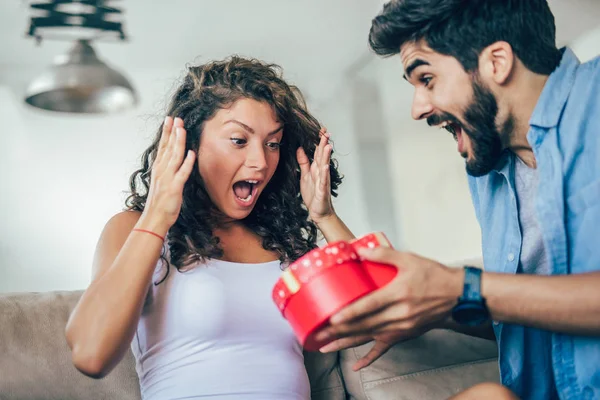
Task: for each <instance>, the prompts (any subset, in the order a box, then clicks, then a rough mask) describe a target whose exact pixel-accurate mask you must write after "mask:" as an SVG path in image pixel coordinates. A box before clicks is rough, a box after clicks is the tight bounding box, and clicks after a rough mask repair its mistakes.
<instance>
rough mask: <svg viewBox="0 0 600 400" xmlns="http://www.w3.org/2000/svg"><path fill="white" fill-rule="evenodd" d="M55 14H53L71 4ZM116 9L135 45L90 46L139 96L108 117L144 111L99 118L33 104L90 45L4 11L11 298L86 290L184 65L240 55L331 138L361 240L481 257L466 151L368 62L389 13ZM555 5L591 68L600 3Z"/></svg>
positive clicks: (448, 257)
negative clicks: (376, 28) (372, 236)
mask: <svg viewBox="0 0 600 400" xmlns="http://www.w3.org/2000/svg"><path fill="white" fill-rule="evenodd" d="M84 2H85V1H84ZM35 3H36V4H45V3H46V2H44V1H39V2H35ZM54 3H56V4H51V3H50V2H48V4H50V5H49V6H46V8H47V7H50V8H52V7H56V6H57V4H58V3H63V0H54ZM66 3H68V1H67V2H66ZM91 3H92V4H93V3H95V2H93V1H92V2H91ZM104 3H105V5H106V6H112V7H115V8H118V9H120V10H122V13H121V14H113V15H110V16H109V17H110V18H111V19H110V21H118V22H119V23H121V24H122V26H121V27H122V31H123V33H124V34H125V36H126V40H125V41H123V40H120V38H119V34H120V33H119V32H117V31H118V29H117V30H116V31H115V32H112V33H116V35H113V36H114V37H112V38H111V37H110V35H109V37H108V38H107V37H102V38H101V39H99V40H94V41H92V42H91V44H92V46H93V49H94V50H95V51H96V53H97V56H98V57H99V58H100V59H101V60H102V61H104V62H105V63H106V64H108V65H109V66H110V67H112V68H114V69H115V70H116V71H118V72H119V73H121V74H123V76H124V79H127V80H128V82H129V83H130V84H131V86H132V87H133V88H134V90H135V97H132V98H131V99H130V98H128V97H127V96H131V94H130V93H129V92H128V91H127V90H125V91H121V92H119V93H114V94H110V96H112V97H110V96H109V97H107V96H108V95H107V96H105V97H104V98H103V99H100V100H99V104H100V106H102V107H108V108H110V107H111V105H113V106H114V105H120V104H125V105H126V104H127V102H128V101H131V100H132V99H133V98H135V99H136V104H135V105H134V106H133V107H129V108H127V107H125V106H123V108H124V109H123V110H118V111H117V112H112V113H91V114H88V113H78V112H55V111H47V110H44V109H41V108H36V107H33V106H32V105H30V104H28V103H26V102H25V98H26V97H27V96H30V95H31V94H32V90H34V91H35V90H39V87H40V85H42V86H43V85H44V82H43V78H40V76H41V75H43V74H44V71H47V70H48V68H49V67H50V66H51V65H52V63H53V60H54V59H55V58H56V57H57V56H61V55H64V54H66V53H67V52H68V51H69V49H71V48H72V47H73V43H74V40H75V39H77V38H79V37H78V36H77V35H78V34H75V35H74V34H73V30H68V31H69V32H63V34H60V35H57V36H56V37H54V38H52V37H51V36H50V35H48V36H47V37H46V35H45V33H43V32H44V31H43V29H38V30H36V31H35V32H33V33H34V36H36V35H39V36H41V37H42V41H41V43H40V44H39V45H38V44H36V43H37V41H36V39H35V38H34V37H32V36H29V35H28V33H29V32H30V29H31V18H32V17H35V16H39V15H44V12H40V11H39V10H38V11H35V12H34V10H33V9H32V8H31V7H30V6H31V4H32V2H29V1H20V0H2V2H0V141H1V144H0V188H1V190H2V192H1V197H0V292H17V291H48V290H75V289H83V288H85V287H86V286H87V285H88V283H89V280H90V270H91V260H92V255H93V252H94V248H95V244H96V241H97V239H98V236H99V234H100V232H101V230H102V228H103V226H104V224H105V223H106V221H107V220H108V219H109V218H110V217H111V216H112V215H113V214H115V213H117V212H119V211H120V210H121V209H122V208H123V200H124V198H125V197H126V190H127V189H128V177H129V175H130V174H131V173H132V172H133V170H134V169H135V168H137V167H138V164H139V157H140V155H141V153H142V151H143V150H144V149H145V148H146V147H147V146H148V144H149V143H150V139H151V137H152V136H153V135H154V133H155V131H156V129H157V127H158V126H159V124H160V121H161V120H162V119H163V118H164V116H165V115H164V109H165V107H166V102H167V99H168V98H169V95H170V94H171V93H172V91H173V90H174V88H175V87H176V85H177V83H178V82H179V79H181V78H182V77H183V74H184V71H185V66H186V65H189V64H198V63H203V62H206V61H208V60H212V59H219V58H223V57H225V56H228V55H230V54H234V53H235V54H240V55H243V56H251V57H256V58H260V59H262V60H265V61H269V62H274V63H277V64H279V65H280V66H282V68H283V70H284V76H285V78H286V79H287V80H288V81H289V82H291V83H294V84H296V85H298V86H299V87H300V89H301V90H302V91H303V93H304V94H305V96H306V98H307V101H308V105H309V108H310V110H311V111H312V113H314V114H315V115H316V116H317V117H318V118H319V120H320V121H321V122H322V123H323V124H324V125H325V126H327V128H328V129H329V131H330V132H331V133H332V137H333V139H334V141H335V146H336V154H337V158H338V160H339V162H340V166H341V170H342V172H343V173H344V175H345V176H346V178H345V181H344V183H343V185H342V188H341V191H340V196H339V198H338V199H337V200H336V201H335V207H336V210H337V212H338V214H340V216H341V217H342V218H343V219H344V220H345V221H346V223H347V224H348V225H349V226H350V228H351V229H352V230H353V231H354V232H355V234H356V235H361V234H364V233H367V232H369V231H374V230H382V231H385V232H386V233H387V234H388V236H389V237H390V239H391V240H392V242H393V243H394V245H395V246H396V247H397V248H400V249H405V250H410V251H414V252H418V253H420V254H423V255H425V256H428V257H432V258H435V259H438V260H440V261H442V262H449V263H450V262H458V261H461V260H468V259H475V258H479V257H480V254H481V249H480V237H479V228H478V226H477V222H476V220H475V216H474V212H473V208H472V205H471V200H470V196H469V192H468V187H467V184H466V177H465V173H464V165H463V161H462V159H461V158H460V157H459V156H458V154H457V152H456V144H455V142H454V140H453V139H452V138H451V136H450V135H449V134H447V133H444V132H445V131H440V130H438V129H433V128H428V127H427V126H426V124H424V123H422V122H421V123H417V122H414V121H412V120H411V118H410V103H411V97H412V88H411V86H410V85H409V84H408V83H406V82H405V81H404V80H403V79H402V78H401V76H402V69H401V68H402V66H401V63H400V60H399V58H398V57H395V58H391V59H386V60H383V59H380V58H377V57H375V56H374V55H372V54H371V53H370V52H369V49H368V46H367V36H368V32H369V28H370V23H371V19H372V18H373V17H374V16H375V15H376V14H377V13H378V11H379V10H380V9H381V7H382V5H383V3H384V1H383V0H303V1H292V0H254V1H247V0H227V1H225V0H220V1H217V0H213V1H207V0H194V1H192V0H171V1H168V2H167V1H157V2H153V3H151V2H149V1H143V0H119V1H108V2H104ZM59 5H60V6H64V4H59ZM550 5H551V8H552V10H553V12H554V14H555V17H556V20H557V31H558V38H557V42H558V44H559V45H560V46H564V45H569V46H571V47H572V48H573V49H574V51H575V52H576V54H577V55H578V56H579V57H580V58H581V59H582V61H583V60H588V59H591V58H592V57H594V56H596V55H597V54H599V53H600V22H599V21H600V1H597V0H569V1H568V2H567V1H565V0H550ZM40 7H41V8H42V9H44V6H40ZM92 9H93V7H92ZM55 11H56V9H55ZM71 11H75V12H77V9H72V10H71ZM56 15H59V14H56ZM41 21H42V20H40V24H39V25H41ZM71 22H72V23H73V24H75V25H76V24H77V23H78V22H77V21H71ZM110 26H112V27H113V28H114V26H118V25H111V24H105V27H110ZM46 31H50V29H47V30H46ZM79 50H81V49H79ZM78 54H79V53H78ZM88 56H89V54H88ZM40 79H42V81H40ZM40 82H41V83H40ZM45 84H47V82H46V83H45ZM36 85H37V86H36ZM128 93H129V94H128ZM107 99H108V100H107ZM38 100H39V98H38ZM102 101H103V102H104V103H102ZM30 102H34V103H35V100H31V99H30ZM40 103H41V104H42V105H43V104H44V101H43V99H42V100H39V101H38V105H39V104H40ZM46 105H47V104H46ZM72 111H77V110H72ZM79 111H81V110H79Z"/></svg>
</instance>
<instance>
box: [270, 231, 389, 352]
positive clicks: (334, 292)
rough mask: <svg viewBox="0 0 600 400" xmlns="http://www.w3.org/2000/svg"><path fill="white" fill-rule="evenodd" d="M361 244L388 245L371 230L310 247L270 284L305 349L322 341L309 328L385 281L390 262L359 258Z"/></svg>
mask: <svg viewBox="0 0 600 400" xmlns="http://www.w3.org/2000/svg"><path fill="white" fill-rule="evenodd" d="M362 247H368V248H375V247H392V246H391V244H390V242H389V240H388V239H387V238H386V237H385V235H384V234H383V233H380V232H378V233H371V234H369V235H366V236H363V237H362V238H360V239H357V240H354V241H351V242H344V241H340V242H334V243H331V244H328V245H327V246H325V247H322V248H318V249H314V250H312V251H310V252H309V253H307V254H305V255H304V256H303V257H301V258H299V259H298V260H296V261H295V262H294V263H292V264H291V265H290V266H289V268H287V269H286V270H285V271H284V272H283V273H282V275H281V278H280V279H279V280H278V281H277V283H276V284H275V286H274V287H273V293H272V296H273V301H274V302H275V304H276V305H277V307H278V308H279V310H280V311H281V313H282V314H283V316H284V317H285V319H287V320H288V322H289V323H290V325H291V326H292V329H293V330H294V333H295V334H296V337H297V338H298V340H299V341H300V343H301V344H302V346H303V347H304V348H305V349H306V350H308V351H317V350H318V349H320V348H321V347H323V346H324V345H326V344H327V342H317V341H316V340H315V339H314V334H315V333H316V332H318V331H319V330H320V329H321V328H323V327H324V326H325V325H327V323H328V321H329V318H331V316H333V315H334V314H335V313H336V312H338V311H339V310H341V309H342V308H343V307H344V306H346V305H348V304H350V303H351V302H353V301H355V300H356V299H358V298H360V297H362V296H364V295H366V294H368V293H371V292H372V291H374V290H377V289H379V288H381V287H383V286H384V285H386V284H387V283H388V282H389V281H391V280H392V279H393V278H394V277H395V276H396V274H397V273H398V269H397V268H396V267H395V266H392V265H387V264H380V263H374V262H370V261H364V260H360V259H359V257H358V255H357V250H358V249H359V248H362Z"/></svg>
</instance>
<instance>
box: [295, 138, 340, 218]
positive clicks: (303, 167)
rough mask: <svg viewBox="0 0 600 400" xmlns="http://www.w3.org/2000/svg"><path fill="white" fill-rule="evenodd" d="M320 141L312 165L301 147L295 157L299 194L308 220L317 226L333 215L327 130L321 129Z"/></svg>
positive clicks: (330, 147)
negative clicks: (297, 166)
mask: <svg viewBox="0 0 600 400" xmlns="http://www.w3.org/2000/svg"><path fill="white" fill-rule="evenodd" d="M319 135H320V136H321V140H320V141H319V145H318V146H317V148H316V149H315V154H314V158H313V162H312V164H311V163H310V160H309V159H308V156H307V155H306V153H305V152H304V149H303V148H302V147H299V148H298V151H297V153H296V157H297V159H298V164H300V171H301V176H300V193H301V194H302V200H303V201H304V204H305V205H306V207H307V208H308V212H309V216H310V219H311V220H312V221H313V222H314V223H316V224H319V222H320V221H322V220H323V219H326V218H329V217H331V216H333V215H335V212H334V210H333V204H332V202H331V180H330V172H329V162H330V159H331V151H332V146H331V144H329V137H330V135H329V133H328V132H327V129H325V128H321V131H320V132H319Z"/></svg>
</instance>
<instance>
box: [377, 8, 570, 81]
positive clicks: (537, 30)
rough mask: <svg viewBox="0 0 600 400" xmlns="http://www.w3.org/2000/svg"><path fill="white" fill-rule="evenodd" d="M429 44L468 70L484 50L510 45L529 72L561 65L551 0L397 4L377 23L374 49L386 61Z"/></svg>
mask: <svg viewBox="0 0 600 400" xmlns="http://www.w3.org/2000/svg"><path fill="white" fill-rule="evenodd" d="M419 40H424V41H425V43H427V45H428V46H429V47H431V48H432V49H433V50H435V51H436V52H438V53H440V54H445V55H449V56H452V57H454V58H456V59H457V60H458V61H459V62H460V63H461V64H462V66H463V68H464V69H465V70H466V71H468V72H471V71H474V70H475V69H477V67H478V64H479V55H480V54H481V51H482V50H483V49H485V48H486V47H487V46H489V45H491V44H492V43H494V42H498V41H505V42H507V43H508V44H510V45H511V46H512V49H513V52H514V53H515V55H516V56H517V57H518V58H519V59H520V60H521V62H522V63H523V64H524V65H525V67H527V68H528V69H529V70H531V71H533V72H535V73H538V74H543V75H549V74H550V73H552V71H554V69H555V68H556V67H557V66H558V64H559V63H560V59H561V53H560V51H559V50H558V49H557V48H556V26H555V24H554V16H553V15H552V12H551V11H550V8H549V6H548V3H547V1H546V0H392V1H390V2H389V3H387V4H386V5H385V6H384V7H383V11H382V12H381V13H380V14H379V15H378V16H377V17H375V18H374V19H373V24H372V26H371V32H370V34H369V45H370V46H371V48H372V49H373V51H375V53H377V54H378V55H381V56H391V55H394V54H398V53H399V52H400V47H401V46H402V45H403V44H404V43H407V42H417V41H419Z"/></svg>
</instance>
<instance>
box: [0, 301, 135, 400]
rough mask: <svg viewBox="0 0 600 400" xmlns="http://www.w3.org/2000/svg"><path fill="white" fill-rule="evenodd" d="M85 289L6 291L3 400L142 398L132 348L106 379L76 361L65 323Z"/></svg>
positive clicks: (0, 307)
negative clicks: (92, 374)
mask: <svg viewBox="0 0 600 400" xmlns="http://www.w3.org/2000/svg"><path fill="white" fill-rule="evenodd" d="M81 293H82V292H49V293H18V294H0V355H1V356H0V394H1V396H0V397H1V398H2V399H3V400H13V399H14V400H17V399H18V400H23V399H45V400H59V399H72V400H79V399H81V400H84V399H101V398H102V399H122V400H139V399H140V393H139V383H138V378H137V375H136V373H135V366H134V360H133V356H132V354H131V352H129V353H128V354H127V356H126V357H125V359H123V361H122V362H121V363H120V364H119V365H118V366H117V367H116V368H115V369H114V370H113V371H112V372H111V373H110V374H109V375H108V376H107V377H105V378H104V379H101V380H95V379H92V378H88V377H86V376H85V375H83V374H82V373H80V372H79V371H77V369H75V367H74V366H73V364H72V362H71V351H70V350H69V348H68V346H67V343H66V339H65V326H66V324H67V319H68V318H69V315H70V313H71V311H72V310H73V308H74V307H75V304H76V303H77V300H78V299H79V297H80V296H81Z"/></svg>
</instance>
